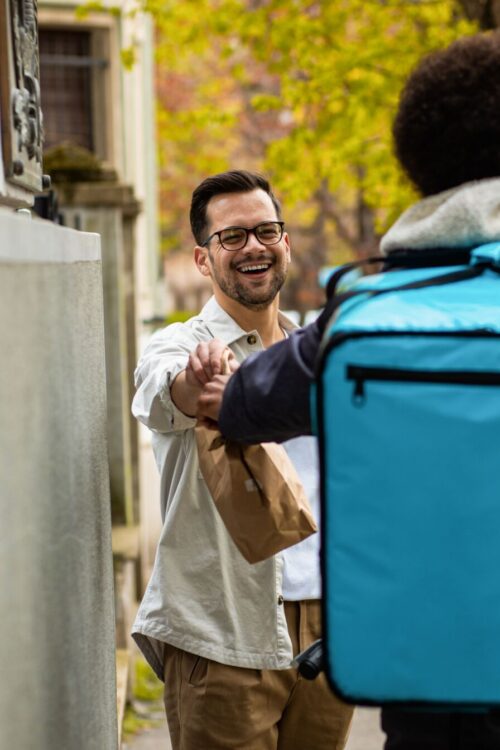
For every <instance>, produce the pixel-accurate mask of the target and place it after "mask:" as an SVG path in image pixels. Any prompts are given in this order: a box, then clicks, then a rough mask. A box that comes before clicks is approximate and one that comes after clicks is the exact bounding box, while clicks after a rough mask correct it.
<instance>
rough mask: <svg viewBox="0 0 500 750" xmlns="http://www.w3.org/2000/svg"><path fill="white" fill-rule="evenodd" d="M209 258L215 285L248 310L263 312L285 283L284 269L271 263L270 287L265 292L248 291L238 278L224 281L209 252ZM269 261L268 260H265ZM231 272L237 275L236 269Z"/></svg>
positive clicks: (274, 262) (285, 273)
mask: <svg viewBox="0 0 500 750" xmlns="http://www.w3.org/2000/svg"><path fill="white" fill-rule="evenodd" d="M208 254H209V257H210V260H211V262H212V273H213V275H214V281H215V282H216V283H217V285H218V286H219V287H220V289H221V290H222V291H223V292H224V294H225V295H227V296H228V297H229V298H230V299H232V300H234V301H235V302H239V303H240V305H243V306H244V307H246V308H247V309H249V310H255V311H259V310H265V309H266V308H267V307H269V305H270V304H271V302H272V301H273V300H274V299H275V297H276V295H277V294H278V292H279V291H280V289H281V287H282V286H283V284H284V283H285V279H286V275H287V272H286V269H283V268H281V269H279V270H278V269H277V268H276V261H275V260H274V261H272V262H273V268H274V276H273V279H272V282H271V285H270V286H269V287H267V289H266V290H262V291H259V290H258V289H254V290H252V289H249V288H247V287H245V286H244V285H243V284H240V282H239V280H238V278H237V277H236V276H235V278H234V280H232V281H228V280H227V279H224V278H223V277H221V276H220V275H219V272H218V271H217V269H216V266H215V264H214V261H213V257H212V255H211V253H210V251H209V253H208ZM266 260H269V259H266ZM231 270H232V271H233V272H234V274H237V273H238V271H237V270H236V269H233V268H231Z"/></svg>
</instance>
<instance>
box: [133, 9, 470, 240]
mask: <svg viewBox="0 0 500 750" xmlns="http://www.w3.org/2000/svg"><path fill="white" fill-rule="evenodd" d="M142 7H143V9H145V10H147V11H149V12H151V13H152V14H153V16H154V17H155V21H156V24H157V28H158V50H157V56H158V64H159V68H160V71H162V70H163V71H168V74H167V77H168V80H169V81H170V82H171V83H172V81H174V82H175V80H177V82H179V81H183V82H184V89H183V91H182V95H181V96H180V97H177V98H176V99H175V100H172V99H171V98H169V96H168V95H167V96H166V97H163V98H162V91H161V90H160V102H161V104H160V111H159V121H158V123H159V132H160V143H161V145H160V159H161V164H162V168H163V177H164V180H165V184H168V183H172V181H174V182H175V184H176V185H177V187H178V186H179V184H181V183H182V182H184V184H185V185H186V190H185V191H184V190H182V188H181V190H180V194H181V195H182V201H183V205H184V210H185V207H186V206H187V205H188V200H189V194H190V191H191V188H192V187H193V186H194V184H196V182H197V181H198V179H201V178H202V177H204V176H205V175H206V174H207V173H210V172H213V171H215V170H218V169H224V168H226V167H227V166H229V165H232V166H243V167H246V166H257V167H260V168H261V169H263V170H265V171H266V172H267V173H269V174H270V175H271V177H272V180H273V183H274V185H275V187H276V188H277V190H278V192H279V193H280V195H281V196H282V197H283V199H284V201H285V205H286V206H287V209H288V211H290V210H291V209H292V207H293V206H295V205H297V204H299V202H300V203H304V202H308V201H311V200H314V199H315V196H316V195H317V193H318V191H319V190H320V189H324V188H325V185H326V188H327V189H328V191H329V192H330V193H331V194H332V195H336V196H338V195H339V194H340V195H341V194H345V193H346V192H350V191H351V192H352V191H354V194H356V195H362V197H363V201H364V203H365V204H366V206H367V207H369V208H371V209H372V210H373V211H374V212H375V220H376V228H377V230H378V231H379V232H380V231H382V230H384V229H385V228H386V227H387V226H388V224H390V223H391V222H392V221H393V219H394V217H395V216H396V215H397V214H399V213H400V211H401V210H403V209H404V208H405V207H406V206H407V205H408V204H409V203H410V202H411V201H412V200H413V199H414V197H415V196H414V194H413V191H412V189H411V187H410V186H409V185H408V184H407V182H406V180H405V178H404V176H403V175H402V174H401V171H400V170H399V167H398V165H397V164H396V161H395V159H394V157H393V154H392V150H391V120H392V117H393V114H394V111H395V108H396V105H397V99H398V93H399V91H400V89H401V86H402V83H403V81H404V79H405V78H406V76H407V74H408V72H409V71H410V70H411V69H412V67H413V66H414V65H415V64H416V63H417V61H418V60H419V59H420V58H421V57H422V56H423V55H425V54H426V53H428V52H429V51H432V50H435V49H437V48H441V47H443V46H446V45H447V44H449V43H450V42H451V41H453V40H454V39H456V38H458V37H460V36H463V35H465V34H470V33H473V32H475V31H476V27H475V26H474V25H473V24H472V23H470V22H469V21H467V20H466V19H465V18H464V16H463V13H462V11H461V7H460V6H459V4H458V3H457V2H456V1H455V0H427V1H426V0H422V1H421V2H414V1H413V2H412V0H406V1H405V0H316V2H311V0H183V2H182V3H179V2H176V1H175V0H144V3H143V5H142ZM176 76H177V79H176ZM176 210H177V213H176ZM179 215H180V204H178V203H176V201H175V199H174V200H173V202H172V201H168V207H167V209H166V211H165V220H166V223H167V224H169V223H170V224H169V225H170V226H172V223H173V224H175V223H176V222H177V221H178V218H179Z"/></svg>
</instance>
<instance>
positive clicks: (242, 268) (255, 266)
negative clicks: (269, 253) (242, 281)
mask: <svg viewBox="0 0 500 750" xmlns="http://www.w3.org/2000/svg"><path fill="white" fill-rule="evenodd" d="M273 265H274V263H273V261H270V260H265V261H260V262H256V261H252V262H251V261H246V262H245V263H238V264H237V265H236V270H237V271H238V272H239V273H241V274H243V275H244V276H251V277H256V276H259V277H260V276H264V274H266V273H267V271H269V269H270V268H271V267H272V266H273Z"/></svg>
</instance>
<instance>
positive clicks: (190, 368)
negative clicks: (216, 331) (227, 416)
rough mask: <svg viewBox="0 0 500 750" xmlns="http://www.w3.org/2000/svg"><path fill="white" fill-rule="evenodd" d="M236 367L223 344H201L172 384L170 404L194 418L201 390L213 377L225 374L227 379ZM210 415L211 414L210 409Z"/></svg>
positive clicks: (215, 341) (217, 342)
mask: <svg viewBox="0 0 500 750" xmlns="http://www.w3.org/2000/svg"><path fill="white" fill-rule="evenodd" d="M238 367H239V365H238V362H237V361H236V357H235V356H234V354H233V352H232V351H231V349H230V348H229V347H228V346H226V344H224V343H223V342H222V341H219V339H212V340H211V341H202V342H201V343H200V344H198V346H197V347H196V349H195V350H194V351H192V352H191V354H190V355H189V360H188V364H187V367H186V369H185V370H182V372H180V373H179V375H177V377H176V378H175V380H174V382H173V383H172V386H171V394H172V400H173V402H174V403H175V405H176V406H177V408H178V409H180V410H181V411H182V412H183V413H184V414H186V415H187V416H190V417H194V416H197V410H198V397H199V396H200V394H201V393H202V390H203V388H204V387H205V386H206V385H207V384H208V383H209V382H210V381H211V380H212V379H213V378H214V377H217V376H221V377H222V373H226V375H225V377H226V378H227V377H229V375H230V374H231V373H233V372H234V371H235V370H237V369H238ZM221 400H222V396H221ZM219 409H220V404H219ZM210 411H211V412H212V411H213V408H212V406H211V407H210ZM217 414H218V410H217Z"/></svg>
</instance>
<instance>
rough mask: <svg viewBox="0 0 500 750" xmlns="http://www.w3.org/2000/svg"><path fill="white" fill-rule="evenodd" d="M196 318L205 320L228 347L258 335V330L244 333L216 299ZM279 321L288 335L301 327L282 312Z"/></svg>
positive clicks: (211, 298) (210, 329)
mask: <svg viewBox="0 0 500 750" xmlns="http://www.w3.org/2000/svg"><path fill="white" fill-rule="evenodd" d="M196 317H197V318H200V320H203V322H204V323H205V325H206V326H207V328H208V329H209V331H210V333H211V334H212V336H213V337H214V338H216V339H220V340H221V341H223V342H224V343H225V344H228V345H229V344H232V343H233V342H235V341H238V339H241V338H243V337H246V336H248V334H249V333H254V334H256V335H258V331H257V330H256V329H254V330H252V331H244V330H243V328H240V326H239V325H238V324H237V323H236V321H235V320H234V318H232V317H231V316H230V315H228V313H227V312H226V311H225V310H223V309H222V307H221V306H220V305H219V303H218V302H217V300H216V299H215V297H210V299H209V300H208V302H207V303H206V305H205V306H204V307H203V309H202V310H201V312H200V314H199V315H197V316H196ZM278 321H279V324H280V326H281V328H282V329H283V330H284V331H285V332H286V333H290V332H291V331H293V330H295V329H296V328H298V327H299V326H297V325H295V323H293V322H292V321H291V320H290V319H289V318H287V317H286V315H283V313H282V312H278Z"/></svg>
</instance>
